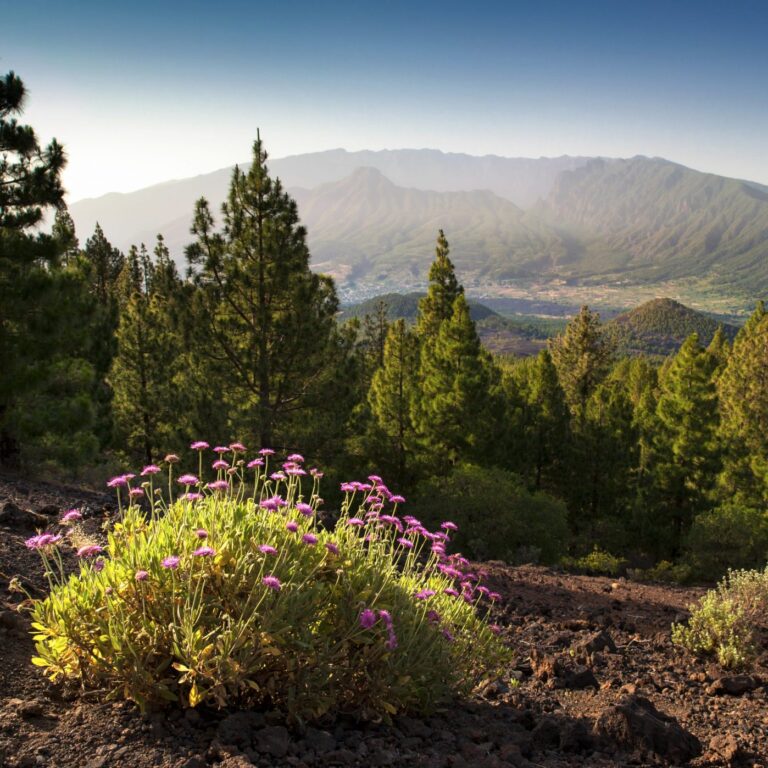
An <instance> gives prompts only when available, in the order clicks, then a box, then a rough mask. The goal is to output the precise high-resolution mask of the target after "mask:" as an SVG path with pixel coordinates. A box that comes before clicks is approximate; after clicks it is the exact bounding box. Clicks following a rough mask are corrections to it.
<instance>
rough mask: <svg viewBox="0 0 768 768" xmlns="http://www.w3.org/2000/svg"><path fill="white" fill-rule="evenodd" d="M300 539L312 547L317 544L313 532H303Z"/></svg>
mask: <svg viewBox="0 0 768 768" xmlns="http://www.w3.org/2000/svg"><path fill="white" fill-rule="evenodd" d="M301 540H302V541H303V542H304V543H305V544H309V546H310V547H314V546H315V544H317V536H315V534H314V533H305V534H304V535H303V536H302V537H301Z"/></svg>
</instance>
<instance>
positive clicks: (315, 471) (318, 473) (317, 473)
mask: <svg viewBox="0 0 768 768" xmlns="http://www.w3.org/2000/svg"><path fill="white" fill-rule="evenodd" d="M309 474H310V475H312V477H316V478H318V479H319V478H321V477H323V473H322V472H321V471H320V470H319V469H317V467H312V469H310V470H309Z"/></svg>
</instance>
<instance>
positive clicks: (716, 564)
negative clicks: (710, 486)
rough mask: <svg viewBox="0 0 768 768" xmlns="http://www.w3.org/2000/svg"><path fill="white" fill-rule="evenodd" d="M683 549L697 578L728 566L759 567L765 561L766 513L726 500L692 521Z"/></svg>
mask: <svg viewBox="0 0 768 768" xmlns="http://www.w3.org/2000/svg"><path fill="white" fill-rule="evenodd" d="M686 549H687V552H686V561H688V562H689V563H690V565H691V567H692V568H693V570H694V572H695V573H696V574H697V575H698V576H699V577H701V578H707V579H711V578H712V577H713V576H721V575H722V574H724V573H725V572H726V571H727V570H728V569H729V568H741V569H745V568H762V567H764V566H765V564H766V561H768V514H766V511H765V510H764V509H754V508H750V507H745V506H744V505H742V504H740V503H738V502H734V501H731V502H726V503H724V504H722V505H721V506H719V507H716V508H715V509H712V510H709V511H707V512H703V513H702V514H700V515H699V516H698V517H697V518H696V519H695V520H694V521H693V526H692V527H691V531H690V533H689V534H688V539H687V547H686Z"/></svg>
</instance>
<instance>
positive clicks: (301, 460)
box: [288, 453, 304, 464]
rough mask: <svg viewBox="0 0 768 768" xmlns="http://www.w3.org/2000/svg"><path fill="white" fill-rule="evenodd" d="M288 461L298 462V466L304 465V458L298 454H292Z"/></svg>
mask: <svg viewBox="0 0 768 768" xmlns="http://www.w3.org/2000/svg"><path fill="white" fill-rule="evenodd" d="M288 461H294V462H298V463H299V464H303V463H304V457H303V456H302V455H301V454H300V453H292V454H291V455H290V456H289V457H288Z"/></svg>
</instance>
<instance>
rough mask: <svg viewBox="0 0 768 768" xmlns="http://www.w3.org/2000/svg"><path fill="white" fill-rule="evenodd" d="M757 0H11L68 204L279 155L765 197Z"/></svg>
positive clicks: (763, 8)
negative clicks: (731, 187) (646, 172)
mask: <svg viewBox="0 0 768 768" xmlns="http://www.w3.org/2000/svg"><path fill="white" fill-rule="evenodd" d="M767 24H768V2H766V1H765V0H759V1H758V0H755V1H747V0H729V2H723V1H722V0H718V1H717V2H710V0H695V1H690V0H664V2H656V0H644V2H636V1H632V0H610V2H596V1H593V0H578V2H576V1H575V0H567V2H560V1H556V2H555V1H551V0H538V1H536V2H534V1H532V0H531V1H529V2H517V1H516V0H503V1H502V2H483V0H474V1H473V2H469V0H466V1H465V2H453V1H452V0H441V2H432V0H424V1H420V0H409V1H408V2H401V1H400V0H377V1H376V2H369V1H368V0H357V2H347V0H333V2H322V1H321V0H314V1H312V2H305V1H304V0H302V1H299V0H281V1H279V2H277V1H276V2H261V1H260V0H243V1H237V2H235V1H230V0H219V2H213V0H204V1H199V0H185V1H184V2H178V1H177V0H161V1H159V2H158V0H154V2H148V1H147V0H132V2H130V3H127V2H123V1H122V0H99V2H92V0H78V1H77V2H69V3H67V2H61V0H57V1H56V2H53V1H52V0H24V2H18V0H14V1H13V2H9V0H0V72H6V71H8V70H14V71H15V72H16V74H18V75H19V76H20V77H21V78H22V80H23V81H24V83H25V85H26V86H27V88H28V91H29V96H28V101H27V106H26V110H25V112H24V114H23V121H24V122H25V123H28V124H30V125H32V126H33V127H34V128H35V130H36V131H37V133H38V134H39V136H40V137H41V138H42V139H44V140H49V139H50V138H51V137H54V136H55V137H56V138H57V139H58V140H59V141H60V142H62V143H63V144H64V146H65V148H66V150H67V153H68V156H69V165H68V167H67V170H66V171H65V175H64V181H65V185H66V187H67V189H68V200H69V202H74V201H77V200H79V199H82V198H84V197H92V196H98V195H102V194H105V193H108V192H128V191H132V190H135V189H139V188H142V187H145V186H149V185H151V184H155V183H159V182H162V181H167V180H170V179H178V178H185V177H188V176H194V175H197V174H200V173H206V172H209V171H213V170H216V169H219V168H223V167H226V166H230V165H232V164H234V163H236V162H243V161H245V160H247V159H248V157H249V156H250V148H251V143H252V141H253V139H254V138H255V135H256V129H257V128H259V129H260V130H261V136H262V138H263V139H264V141H265V145H266V147H267V149H268V151H269V153H270V155H271V156H272V157H283V156H285V155H291V154H299V153H303V152H310V151H318V150H323V149H332V148H336V147H343V148H345V149H348V150H358V149H395V148H402V147H409V148H422V147H429V148H434V149H440V150H443V151H446V152H466V153H468V154H473V155H482V154H496V155H503V156H509V157H540V156H558V155H564V154H569V155H603V156H610V157H630V156H633V155H638V154H642V155H648V156H660V157H665V158H667V159H670V160H674V161H676V162H680V163H683V164H684V165H688V166H690V167H692V168H696V169H698V170H703V171H709V172H713V173H719V174H722V175H726V176H734V177H738V178H746V179H751V180H754V181H758V182H762V183H764V184H768V152H767V151H766V145H767V142H768V87H766V83H768V46H766V45H765V39H764V34H765V29H766V25H767Z"/></svg>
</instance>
